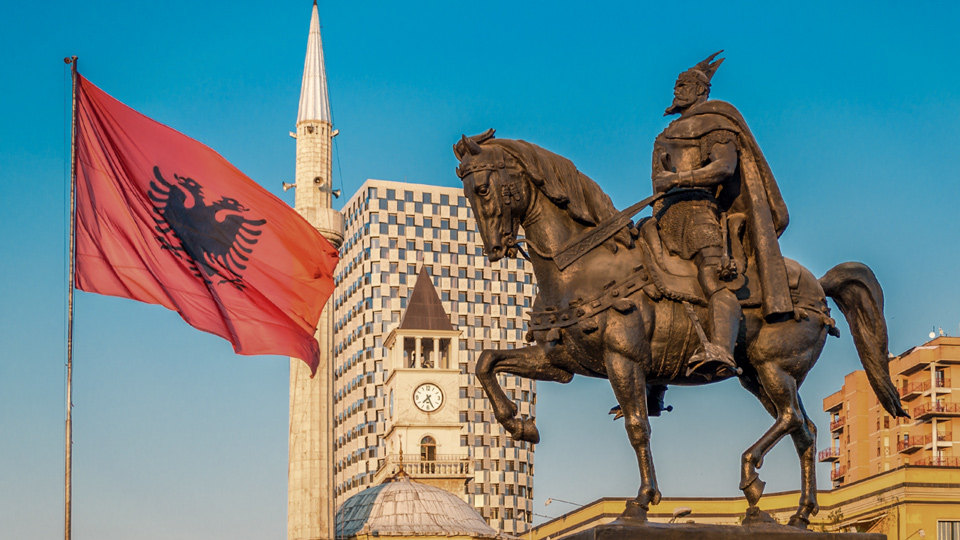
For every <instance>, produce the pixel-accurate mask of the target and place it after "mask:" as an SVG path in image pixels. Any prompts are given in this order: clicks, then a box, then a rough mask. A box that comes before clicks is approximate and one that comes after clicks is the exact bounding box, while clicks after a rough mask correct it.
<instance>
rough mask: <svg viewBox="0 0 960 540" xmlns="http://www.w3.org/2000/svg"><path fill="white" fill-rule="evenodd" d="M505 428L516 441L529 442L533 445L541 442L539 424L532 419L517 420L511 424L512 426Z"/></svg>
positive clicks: (505, 426)
mask: <svg viewBox="0 0 960 540" xmlns="http://www.w3.org/2000/svg"><path fill="white" fill-rule="evenodd" d="M503 427H504V428H506V429H507V431H509V432H510V436H511V437H513V440H515V441H527V442H528V443H531V444H537V443H539V442H540V430H538V429H537V423H536V421H534V420H533V419H532V418H523V419H516V420H514V422H510V425H506V424H505V425H504V426H503Z"/></svg>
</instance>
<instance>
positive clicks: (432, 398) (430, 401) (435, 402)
mask: <svg viewBox="0 0 960 540" xmlns="http://www.w3.org/2000/svg"><path fill="white" fill-rule="evenodd" d="M413 402H414V404H416V406H417V408H418V409H420V410H421V411H423V412H433V411H435V410H437V409H439V408H440V405H442V404H443V392H441V391H440V387H439V386H437V385H435V384H433V383H424V384H421V385H420V386H418V387H417V389H416V390H414V391H413Z"/></svg>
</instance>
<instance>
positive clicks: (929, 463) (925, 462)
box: [911, 457, 960, 467]
mask: <svg viewBox="0 0 960 540" xmlns="http://www.w3.org/2000/svg"><path fill="white" fill-rule="evenodd" d="M911 465H914V466H916V467H960V457H928V458H923V459H921V460H919V461H917V462H916V463H911Z"/></svg>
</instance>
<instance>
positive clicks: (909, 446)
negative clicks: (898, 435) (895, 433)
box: [897, 435, 923, 454]
mask: <svg viewBox="0 0 960 540" xmlns="http://www.w3.org/2000/svg"><path fill="white" fill-rule="evenodd" d="M921 448H923V437H914V436H910V435H908V436H906V437H904V438H902V439H900V440H898V441H897V452H900V453H901V454H910V453H912V452H916V451H917V450H919V449H921Z"/></svg>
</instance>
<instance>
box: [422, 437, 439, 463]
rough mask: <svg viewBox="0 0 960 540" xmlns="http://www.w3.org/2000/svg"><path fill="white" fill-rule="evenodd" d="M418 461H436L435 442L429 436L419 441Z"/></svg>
mask: <svg viewBox="0 0 960 540" xmlns="http://www.w3.org/2000/svg"><path fill="white" fill-rule="evenodd" d="M420 460H421V461H436V460H437V441H436V440H435V439H434V438H433V437H431V436H429V435H427V436H425V437H424V438H422V439H420Z"/></svg>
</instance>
